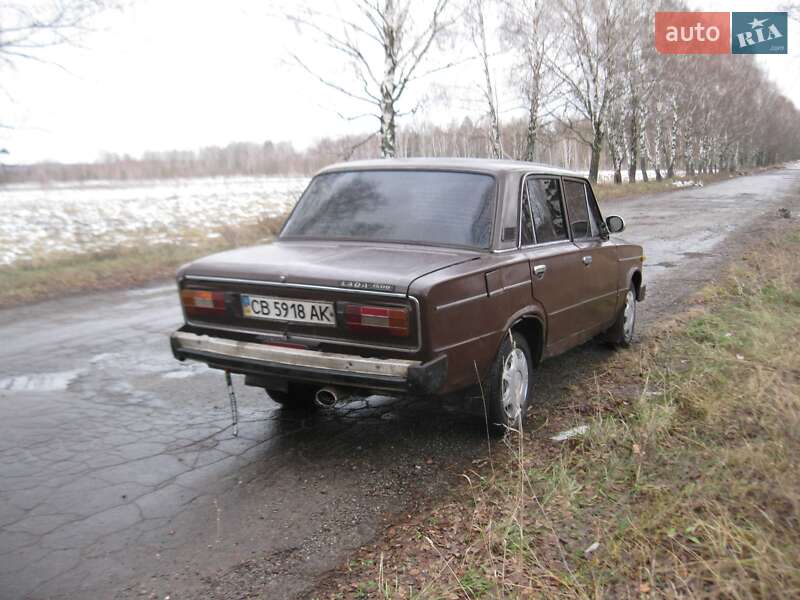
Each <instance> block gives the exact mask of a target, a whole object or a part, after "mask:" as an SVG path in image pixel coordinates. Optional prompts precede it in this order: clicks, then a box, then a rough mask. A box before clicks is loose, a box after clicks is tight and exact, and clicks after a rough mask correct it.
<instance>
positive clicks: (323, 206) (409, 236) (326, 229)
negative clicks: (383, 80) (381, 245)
mask: <svg viewBox="0 0 800 600" xmlns="http://www.w3.org/2000/svg"><path fill="white" fill-rule="evenodd" d="M494 202H495V182H494V178H493V177H491V176H490V175H480V174H477V173H451V172H445V171H345V172H338V173H325V174H322V175H318V176H317V177H315V178H314V179H313V180H312V181H311V183H310V184H309V186H308V188H307V189H306V191H305V193H304V194H303V197H302V198H300V201H299V202H298V204H297V208H295V210H294V213H292V216H291V217H290V218H289V220H288V221H287V222H286V225H285V226H284V228H283V231H282V233H281V237H282V238H316V239H349V240H365V241H390V242H417V243H424V244H431V245H447V246H469V247H478V248H487V247H488V246H489V244H490V242H491V234H492V218H493V216H494Z"/></svg>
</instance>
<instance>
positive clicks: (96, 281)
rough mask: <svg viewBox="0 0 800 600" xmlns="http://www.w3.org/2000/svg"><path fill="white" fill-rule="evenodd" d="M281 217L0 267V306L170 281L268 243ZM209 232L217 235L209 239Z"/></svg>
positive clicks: (185, 232) (277, 228)
mask: <svg viewBox="0 0 800 600" xmlns="http://www.w3.org/2000/svg"><path fill="white" fill-rule="evenodd" d="M282 224H283V217H275V218H269V219H262V220H259V221H258V222H255V223H247V224H243V225H239V226H226V227H222V228H220V229H216V230H212V231H210V232H209V231H207V230H187V231H182V232H181V235H180V237H181V238H182V239H183V240H184V241H182V242H180V243H176V244H149V243H148V242H147V240H146V239H143V240H142V241H141V243H139V244H128V245H124V246H119V247H117V248H113V249H110V250H105V251H102V252H90V253H81V254H66V255H59V256H52V255H51V256H48V257H46V258H43V259H39V260H31V261H24V262H21V263H16V264H14V265H13V266H10V267H0V308H2V307H8V306H15V305H19V304H24V303H26V302H35V301H38V300H43V299H46V298H49V297H53V296H55V295H56V294H74V293H76V292H86V291H101V290H110V289H118V288H124V287H130V286H134V285H141V284H144V283H148V282H150V281H155V280H158V279H167V278H171V277H172V276H173V275H174V273H175V270H176V269H177V268H178V267H179V266H180V265H182V264H184V263H186V262H189V261H191V260H194V259H196V258H199V257H201V256H204V255H206V254H210V253H212V252H219V251H221V250H227V249H230V248H235V247H237V246H244V245H248V244H256V243H260V242H267V241H270V240H271V239H272V238H273V237H274V236H275V234H276V233H277V231H278V230H279V229H280V227H281V225H282ZM209 233H211V234H216V235H215V236H213V237H209Z"/></svg>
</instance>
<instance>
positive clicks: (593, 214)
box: [586, 186, 608, 237]
mask: <svg viewBox="0 0 800 600" xmlns="http://www.w3.org/2000/svg"><path fill="white" fill-rule="evenodd" d="M586 199H587V200H588V201H589V220H590V221H591V223H592V234H593V235H594V236H595V237H608V228H607V227H606V223H605V221H603V215H602V214H601V213H600V207H599V206H597V200H595V198H594V192H592V186H587V187H586Z"/></svg>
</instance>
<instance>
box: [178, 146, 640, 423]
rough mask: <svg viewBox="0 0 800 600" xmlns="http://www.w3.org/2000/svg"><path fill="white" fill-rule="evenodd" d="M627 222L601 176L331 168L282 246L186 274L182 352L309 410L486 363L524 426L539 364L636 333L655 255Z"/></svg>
mask: <svg viewBox="0 0 800 600" xmlns="http://www.w3.org/2000/svg"><path fill="white" fill-rule="evenodd" d="M623 227H624V225H623V222H622V219H620V218H619V217H609V218H608V219H606V220H605V221H604V220H603V218H602V216H601V214H600V209H599V208H598V206H597V202H596V201H595V198H594V195H593V193H592V188H591V186H590V185H589V182H588V181H587V180H586V179H585V178H583V177H581V176H579V175H577V174H574V173H571V172H568V171H563V170H561V169H557V168H552V167H548V166H544V165H538V164H532V163H525V162H514V161H491V160H477V159H474V160H468V159H464V160H460V159H417V160H380V161H365V162H350V163H344V164H338V165H333V166H331V167H328V168H326V169H323V170H322V171H320V172H319V173H318V174H317V175H316V176H315V177H314V178H313V179H312V180H311V183H310V184H309V186H308V188H307V189H306V190H305V192H304V193H303V196H302V197H301V198H300V201H299V202H298V203H297V206H296V207H295V209H294V211H293V212H292V214H291V215H290V216H289V218H288V220H287V221H286V223H285V225H284V226H283V229H282V230H281V233H280V235H279V236H278V238H277V240H276V241H275V242H274V243H271V244H267V245H263V246H255V247H250V248H241V249H237V250H231V251H228V252H222V253H220V254H215V255H213V256H209V257H206V258H203V259H200V260H197V261H195V262H192V263H190V264H188V265H185V266H183V267H182V268H181V269H180V270H179V272H178V285H179V287H180V296H181V303H182V305H183V312H184V316H185V320H186V323H185V325H184V326H183V327H181V328H180V329H179V330H178V331H176V332H175V333H173V334H172V338H171V342H172V349H173V353H174V354H175V356H176V358H178V359H179V360H184V359H187V358H188V359H194V360H199V361H202V362H205V363H207V364H208V365H209V366H211V367H213V368H217V369H224V370H226V371H229V372H232V373H240V374H244V375H245V376H246V377H245V382H246V383H247V384H248V385H253V386H258V387H262V388H264V389H265V390H267V392H268V393H269V395H270V397H271V398H272V399H273V400H275V401H277V402H279V403H282V404H284V405H291V406H296V407H299V406H312V405H314V404H318V405H331V404H334V403H335V402H337V401H340V399H342V398H344V397H346V396H347V395H348V394H349V393H351V392H353V391H355V390H360V392H361V393H365V392H381V393H386V392H388V393H396V394H414V395H425V396H438V395H443V394H447V393H450V392H454V391H457V390H462V389H464V388H467V387H470V386H474V385H475V384H477V383H478V374H479V376H480V379H481V383H482V390H483V394H484V396H485V398H486V401H487V406H488V409H489V416H490V418H491V422H492V423H493V424H495V425H496V426H497V428H498V429H500V430H502V429H503V428H505V427H514V426H517V425H519V424H521V422H522V420H523V419H524V417H525V412H526V408H527V405H528V403H529V400H530V396H531V392H532V390H533V378H534V373H533V369H534V368H535V367H536V365H537V363H538V362H539V361H541V360H542V359H544V358H549V357H552V356H555V355H557V354H560V353H562V352H564V351H566V350H569V349H570V348H572V347H574V346H577V345H578V344H581V343H583V342H585V341H586V340H588V339H590V338H592V337H593V336H596V335H598V334H605V335H606V336H607V338H608V339H609V341H611V342H612V343H614V344H617V345H622V346H627V345H628V344H630V341H631V338H632V336H633V328H634V322H635V318H636V302H637V301H640V300H643V299H644V294H645V285H644V283H643V281H642V262H643V259H644V257H643V252H642V248H641V247H640V246H635V245H630V244H626V243H622V242H620V241H617V240H614V239H611V238H610V236H609V234H610V233H617V232H620V231H622V229H623Z"/></svg>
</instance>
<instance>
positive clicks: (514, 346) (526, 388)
mask: <svg viewBox="0 0 800 600" xmlns="http://www.w3.org/2000/svg"><path fill="white" fill-rule="evenodd" d="M483 392H484V396H485V400H486V410H487V413H488V417H489V425H490V430H491V432H492V433H494V434H495V435H502V434H503V433H505V432H506V431H507V430H508V429H517V430H519V429H520V428H521V427H522V425H523V424H524V423H525V419H526V416H527V411H528V406H529V405H530V400H531V397H532V395H533V361H532V360H531V350H530V347H529V346H528V342H527V341H525V338H524V337H523V336H522V335H521V334H519V333H517V332H513V331H512V332H511V334H510V335H508V334H507V335H505V336H503V341H502V343H501V344H500V349H499V350H498V351H497V356H496V357H495V359H494V361H493V363H492V366H491V368H490V370H489V375H488V376H487V377H486V380H485V381H484V385H483Z"/></svg>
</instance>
